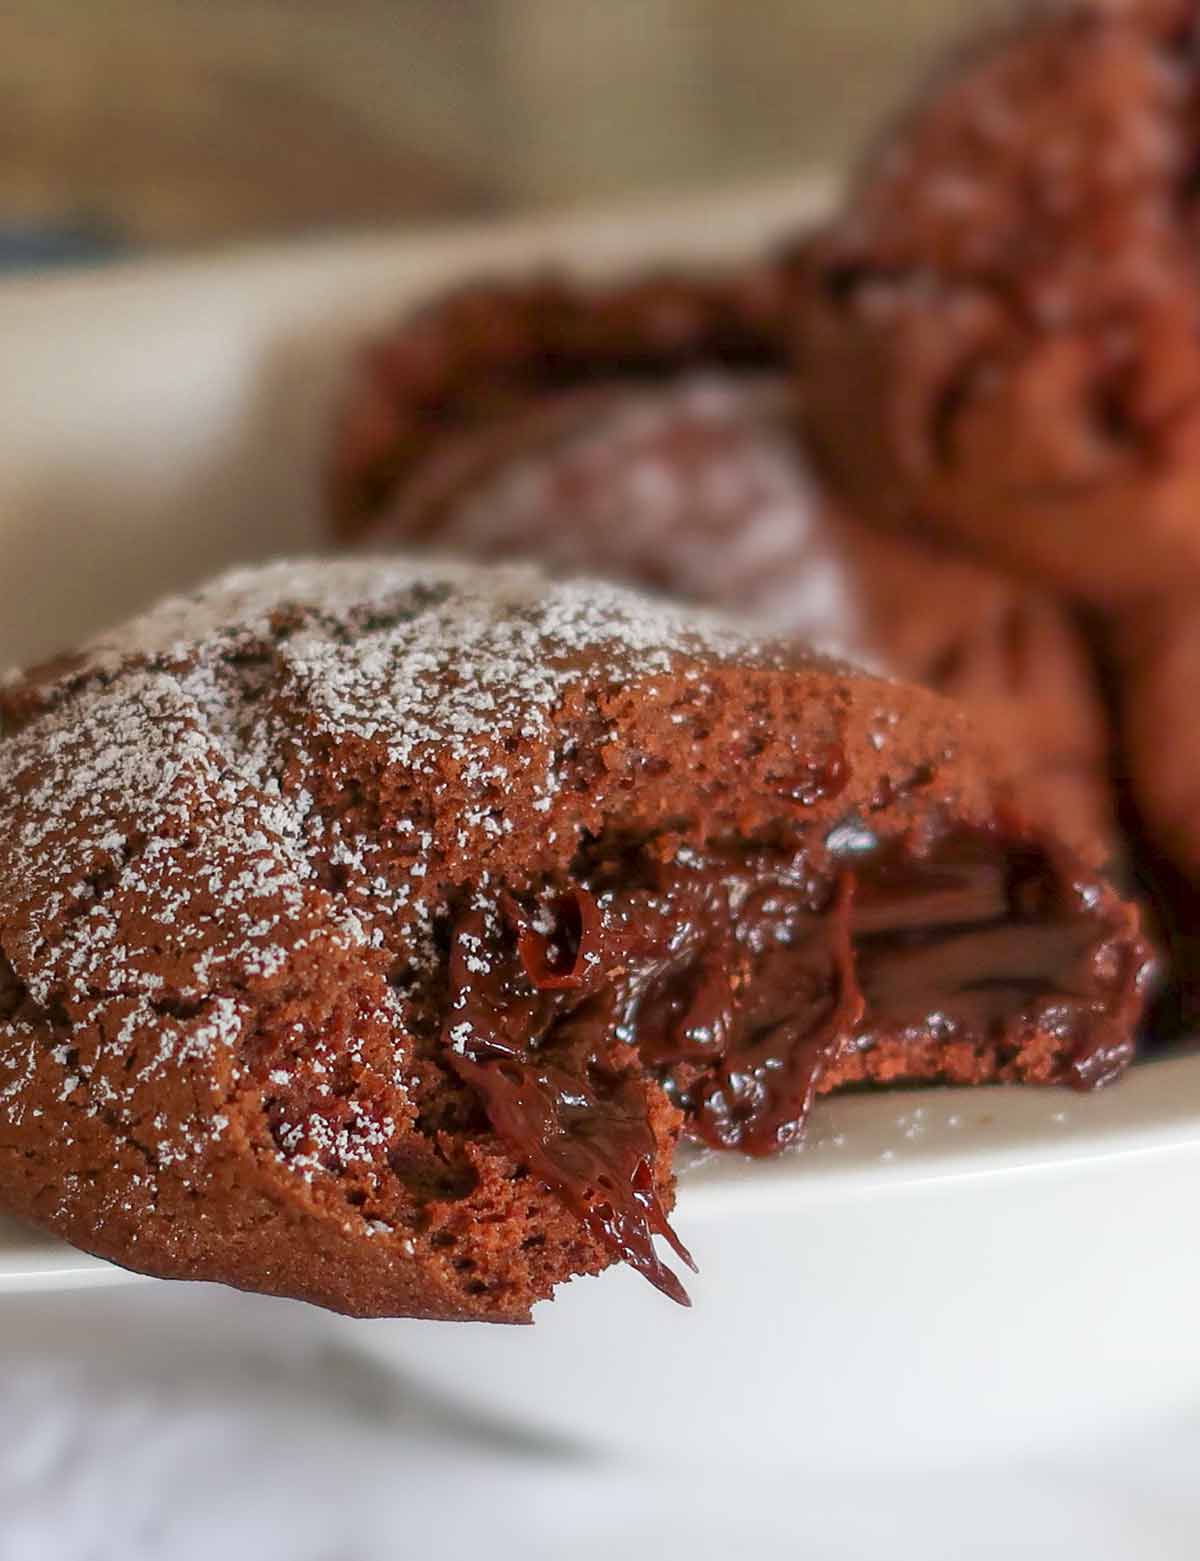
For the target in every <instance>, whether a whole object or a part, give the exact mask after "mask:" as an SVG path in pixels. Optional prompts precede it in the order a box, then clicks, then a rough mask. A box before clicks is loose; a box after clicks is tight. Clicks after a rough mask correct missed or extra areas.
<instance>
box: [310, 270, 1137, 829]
mask: <svg viewBox="0 0 1200 1561" xmlns="http://www.w3.org/2000/svg"><path fill="white" fill-rule="evenodd" d="M542 285H544V284H542ZM694 285H695V287H696V296H695V299H694V301H693V302H692V304H691V306H690V311H689V310H688V309H685V306H684V300H686V299H688V298H689V297H690V294H689V293H688V292H687V284H685V283H684V282H683V281H682V280H680V281H679V282H678V283H677V284H676V289H675V291H674V292H671V291H669V290H668V286H667V283H666V282H665V281H660V282H659V283H658V284H657V286H658V289H659V292H658V294H657V295H655V296H657V297H658V298H659V300H660V303H659V307H660V308H662V309H663V313H664V314H669V313H670V312H669V311H667V310H666V309H665V307H664V306H663V305H662V303H661V299H662V298H665V297H670V298H674V299H676V305H675V310H674V315H675V317H677V318H678V319H686V320H687V321H688V325H687V328H686V329H685V328H683V326H682V325H679V324H677V325H676V327H675V329H674V331H673V332H672V333H667V332H666V331H665V330H664V329H662V328H661V327H660V328H658V329H657V330H656V331H654V332H653V333H651V334H650V337H649V339H650V341H651V342H657V343H660V344H661V343H663V342H666V343H667V345H665V346H664V345H659V346H658V347H657V348H656V349H655V351H654V353H651V352H650V350H649V348H648V346H646V345H643V349H642V351H643V356H642V358H641V359H640V360H637V359H635V355H634V353H633V351H632V348H631V347H630V345H629V344H628V343H627V342H626V340H625V335H624V334H623V335H622V336H621V337H620V338H619V340H620V341H621V343H622V345H621V346H620V350H615V349H614V348H613V347H612V346H611V342H612V339H613V333H612V331H611V327H609V328H601V325H600V323H599V321H602V320H604V319H606V318H609V319H611V318H613V317H616V318H623V317H624V316H623V312H622V309H621V307H620V305H619V300H620V298H621V297H622V296H623V295H622V294H621V293H620V292H616V291H614V292H612V293H606V294H603V295H600V296H599V298H598V300H597V302H596V304H595V308H596V310H597V319H596V320H593V319H592V317H591V314H590V313H589V307H588V301H589V297H590V295H587V294H582V293H578V292H575V293H572V292H565V291H563V290H561V289H560V291H559V292H558V293H555V294H554V295H553V296H554V297H555V298H557V299H559V302H558V303H557V304H556V305H555V306H554V308H553V309H551V312H550V318H549V321H548V322H542V323H540V324H538V322H539V321H541V314H540V312H539V311H540V310H541V309H543V308H549V305H547V304H545V303H544V302H542V303H539V302H538V300H539V299H540V298H541V296H542V295H541V293H540V292H539V291H538V290H537V289H536V288H535V289H531V290H528V291H526V292H521V291H518V290H512V289H509V290H504V289H496V290H489V289H486V288H480V289H478V290H477V291H475V292H473V293H469V294H461V295H459V296H458V297H456V298H453V299H451V300H449V301H448V302H447V303H446V304H444V305H443V306H441V307H440V308H439V307H437V306H434V307H432V308H430V309H428V310H426V311H425V312H424V313H423V314H422V315H421V316H419V317H418V318H417V319H416V320H414V321H412V322H409V324H407V325H401V326H400V327H398V328H397V329H396V330H395V331H393V332H392V333H391V335H390V336H388V337H387V338H385V340H384V342H383V343H382V344H381V345H380V346H379V347H378V348H377V349H376V351H375V355H374V357H373V358H372V359H371V360H370V364H369V366H368V369H367V371H366V372H365V374H364V375H362V376H361V378H360V381H359V384H358V387H357V390H356V393H355V396H354V397H353V398H352V401H351V405H350V409H349V411H348V413H347V416H346V419H345V428H346V430H347V436H346V437H345V438H344V439H343V441H342V443H341V445H340V449H341V456H340V459H339V461H338V471H339V473H340V474H341V479H340V485H339V492H340V493H341V495H342V499H343V501H344V503H343V507H342V509H341V511H340V513H341V517H342V520H343V523H344V525H346V526H348V527H351V529H353V527H354V526H357V528H358V529H360V530H361V529H363V528H364V527H365V528H366V535H367V537H368V539H369V541H370V542H371V543H372V544H374V545H379V544H385V543H395V542H405V543H414V542H421V543H429V544H432V545H433V546H436V547H438V548H446V549H452V550H455V551H459V552H463V553H466V554H468V555H469V556H473V557H480V558H503V557H512V556H522V555H523V556H527V557H532V558H537V559H538V560H539V561H540V562H542V563H545V564H549V565H551V566H552V567H554V568H555V569H557V570H562V571H569V572H590V573H595V574H600V575H604V576H606V577H608V578H613V579H618V580H621V581H624V582H626V583H629V584H633V585H638V586H643V587H645V586H649V587H653V588H655V589H659V590H662V591H664V592H666V593H668V594H670V595H674V596H678V597H680V598H684V599H688V600H694V601H699V602H703V603H709V604H713V605H716V606H720V607H724V608H733V609H736V610H738V611H739V612H741V613H743V614H745V615H746V616H747V617H748V618H750V619H752V620H753V621H754V622H755V623H756V624H758V625H760V626H761V627H762V628H764V629H770V630H772V631H775V632H778V633H781V634H791V635H795V636H796V637H797V638H799V639H802V640H805V641H806V642H808V643H815V644H817V645H818V646H821V647H824V648H827V649H832V650H834V651H836V652H838V653H841V654H845V655H848V656H850V657H851V658H852V659H854V660H856V661H860V662H863V661H865V662H867V663H869V664H872V665H875V666H877V667H879V668H881V669H883V670H886V671H890V672H893V673H896V674H898V675H899V676H902V677H906V678H909V679H911V680H912V681H914V682H922V683H927V684H928V685H930V686H931V687H934V688H937V689H938V690H940V691H941V692H943V693H947V694H950V695H951V696H953V697H955V698H961V699H963V700H964V701H965V702H967V703H968V704H969V705H970V706H971V708H972V710H973V712H974V713H975V715H976V717H977V719H978V721H979V722H980V724H981V726H982V727H983V728H984V729H985V730H986V731H987V732H988V733H989V734H990V735H991V736H992V738H993V740H994V742H995V744H996V747H997V749H998V751H999V752H1000V753H1001V754H1002V755H1003V756H1004V760H1005V762H1006V764H1007V766H1008V769H1009V772H1010V773H1011V774H1012V775H1013V777H1014V779H1015V780H1016V782H1017V784H1018V785H1019V787H1020V789H1021V795H1022V801H1023V803H1024V805H1025V806H1026V807H1027V808H1029V809H1030V810H1031V811H1032V812H1034V813H1036V814H1037V815H1038V816H1039V817H1041V818H1044V819H1047V820H1049V821H1050V822H1052V823H1053V825H1054V826H1055V827H1056V828H1058V829H1060V830H1063V831H1065V832H1067V833H1068V834H1070V835H1073V836H1075V837H1077V838H1079V839H1090V840H1101V841H1103V842H1104V843H1105V848H1106V849H1107V850H1109V851H1110V853H1111V850H1112V846H1111V842H1112V841H1113V840H1114V839H1115V833H1116V831H1115V825H1114V821H1113V810H1112V801H1111V787H1110V784H1109V780H1108V773H1107V766H1108V738H1107V723H1106V720H1105V715H1104V712H1103V710H1102V708H1101V702H1100V699H1099V694H1098V691H1097V689H1096V686H1095V683H1094V679H1093V675H1092V669H1091V664H1090V659H1089V657H1088V654H1087V652H1086V649H1085V646H1084V644H1083V642H1082V639H1081V636H1080V634H1079V632H1078V630H1077V628H1076V626H1075V624H1074V623H1073V622H1072V621H1071V619H1070V618H1069V616H1068V614H1067V613H1066V612H1065V611H1064V610H1063V609H1062V608H1061V607H1059V606H1058V604H1056V603H1055V602H1053V601H1052V600H1051V599H1050V598H1049V597H1048V596H1046V595H1045V594H1043V593H1041V592H1038V591H1035V590H1032V589H1030V588H1028V587H1026V586H1024V585H1022V584H1020V583H1017V582H1014V581H1012V580H1010V579H1008V578H1007V577H1005V576H1003V575H1000V574H998V573H996V572H995V571H992V570H988V569H985V568H983V567H980V566H975V565H973V564H971V563H969V562H967V561H965V560H962V559H959V558H955V557H953V556H951V555H949V554H947V553H945V552H944V551H943V550H939V549H938V548H936V547H934V546H931V545H930V544H928V543H927V542H926V541H924V540H922V539H920V538H904V539H901V538H898V537H895V536H890V535H881V534H879V533H878V531H876V530H873V529H871V528H869V527H867V526H865V525H863V524H861V523H860V522H858V521H857V520H856V519H855V518H854V517H853V516H851V515H850V514H849V513H848V512H847V511H846V510H845V508H844V507H839V506H837V505H836V504H835V503H834V502H833V500H832V499H831V498H830V496H829V494H828V491H827V490H826V488H825V487H824V486H823V485H822V484H821V483H820V481H819V480H818V478H817V477H816V475H815V474H814V472H813V471H812V469H811V466H810V463H809V461H808V458H807V457H806V455H805V452H804V450H803V449H802V448H801V446H800V444H799V442H798V439H797V433H796V430H797V428H798V424H799V416H798V408H797V405H796V394H795V391H794V389H793V388H792V384H791V381H790V380H788V379H787V378H785V376H784V375H783V373H782V369H783V367H784V351H783V346H782V343H783V340H784V332H783V329H782V315H781V312H780V308H781V306H780V305H779V300H780V299H781V298H783V297H785V295H786V287H787V283H786V280H785V279H783V278H781V277H779V276H776V277H775V278H774V280H771V278H770V274H769V273H768V272H767V271H765V270H763V271H759V272H756V273H754V276H753V282H752V284H751V282H750V281H749V280H744V281H743V282H742V284H741V285H740V286H738V287H735V286H734V285H733V284H732V283H726V284H724V288H725V290H724V292H723V293H722V292H721V291H720V289H719V288H718V285H717V284H716V283H709V284H705V285H701V284H699V283H696V284H694ZM625 296H627V297H628V298H629V299H630V300H631V302H630V303H629V305H628V313H629V316H630V319H631V321H632V322H634V323H632V324H630V325H629V326H628V328H627V331H628V334H629V336H630V337H631V339H632V340H633V341H636V340H637V339H638V338H637V336H636V329H641V328H642V326H641V324H640V323H639V322H640V321H641V320H642V318H643V315H644V313H645V310H646V305H645V302H644V293H643V290H642V289H641V288H638V287H636V286H635V287H632V288H630V289H628V291H627V295H625ZM645 296H651V295H645ZM563 299H570V300H571V311H572V317H573V318H575V319H577V320H578V322H579V323H578V325H577V326H576V327H575V329H574V331H573V333H572V335H571V338H570V339H571V340H572V341H573V342H576V343H582V345H577V346H576V347H575V349H574V354H573V356H571V357H569V358H568V357H567V356H566V355H565V353H562V352H560V353H559V354H558V356H557V358H556V357H555V355H554V354H551V355H550V356H549V357H546V356H545V355H544V343H545V342H546V341H547V340H553V339H554V330H553V326H554V321H555V320H556V319H559V318H561V316H562V313H563V311H564V309H565V304H564V303H563V302H562V300H563ZM720 299H724V303H723V306H722V307H718V304H717V303H716V302H714V300H720ZM752 302H753V305H754V307H753V308H752V307H751V303H752ZM509 314H511V316H512V320H511V323H510V324H509V326H508V328H507V329H502V328H501V326H500V324H499V323H498V322H500V321H501V320H503V319H504V318H506V317H507V315H509ZM479 319H486V320H487V321H488V322H490V323H489V329H488V330H487V331H486V332H483V331H481V330H480V329H479V328H478V327H470V326H469V325H467V324H464V323H463V322H464V321H465V322H472V321H475V320H479ZM526 322H533V324H530V325H528V326H527V325H526ZM584 325H587V326H588V329H589V331H590V335H589V336H585V335H584V334H583V327H584ZM535 327H536V330H537V336H536V340H537V341H538V342H540V343H542V344H543V345H540V346H538V347H536V348H535V346H534V344H533V342H534V337H532V336H530V338H529V339H526V337H525V335H523V332H526V331H528V332H533V331H534V329H535ZM635 327H636V329H635ZM410 334H411V335H413V336H415V339H416V340H417V341H418V342H421V341H426V340H427V339H434V340H436V341H437V342H439V343H440V349H441V351H442V352H443V353H444V355H445V357H446V358H447V360H448V361H449V362H453V363H458V362H460V361H463V360H466V359H468V358H469V356H470V350H471V344H472V343H473V342H475V341H477V340H478V339H479V337H480V336H482V337H483V338H484V339H485V340H487V341H489V342H491V341H496V340H503V341H504V342H506V343H507V344H508V346H507V349H506V353H505V355H504V357H503V362H504V364H505V375H504V377H505V378H506V379H507V382H508V385H509V389H508V391H507V392H506V393H505V394H504V395H502V396H501V395H493V394H492V381H491V380H490V379H488V378H487V377H481V382H480V384H479V386H478V387H477V388H476V389H474V390H472V389H471V388H470V381H469V379H466V378H462V377H460V378H459V380H457V381H456V384H457V387H458V388H457V391H456V395H455V397H450V398H446V397H443V398H442V399H440V400H439V401H438V402H437V404H436V407H426V403H425V402H424V401H422V399H421V398H420V397H419V396H418V395H417V394H416V393H415V392H413V391H412V390H411V388H409V387H408V383H407V382H408V380H410V379H411V378H412V375H411V373H410V374H409V375H408V376H407V378H406V376H405V375H402V374H398V373H397V374H394V375H392V377H391V378H390V379H389V378H388V377H387V376H386V375H383V373H382V371H381V370H380V369H379V367H378V365H379V364H381V363H385V362H387V361H389V354H390V355H391V357H392V358H394V359H395V361H397V362H400V363H407V362H409V361H410V359H411V358H412V357H413V356H414V353H415V350H416V349H415V347H414V346H413V345H412V344H411V343H410V342H409V336H410ZM517 342H523V343H524V349H523V352H522V351H518V348H517V346H516V345H514V343H517ZM493 356H494V357H495V358H499V357H500V354H499V353H494V354H493ZM550 362H557V364H558V366H557V367H556V368H555V369H554V370H553V372H551V371H550V369H549V367H548V364H549V363H550ZM372 365H373V366H372ZM647 365H649V367H648V366H647ZM428 377H429V378H430V379H438V380H439V382H444V381H448V380H449V379H450V378H451V377H452V376H451V374H450V370H449V369H448V368H447V369H445V370H443V371H442V374H441V375H440V376H438V375H435V374H433V372H432V370H430V371H428ZM514 387H519V389H517V388H514ZM489 396H491V399H490V400H489V399H488V398H489ZM467 408H469V411H468V410H467ZM423 409H424V410H423ZM366 428H372V429H375V430H377V431H378V437H379V441H380V442H379V445H378V448H377V449H376V452H375V455H374V457H373V458H372V459H369V460H368V459H367V457H366V441H365V440H364V438H362V437H361V435H360V436H358V437H356V436H355V435H354V433H353V430H355V429H359V430H363V429H366ZM402 431H403V432H402ZM389 441H390V442H389ZM355 473H357V477H356V476H355ZM368 490H369V492H370V494H371V502H370V503H369V504H368V503H367V500H366V494H367V492H368ZM352 495H357V496H358V498H357V500H356V502H357V504H358V508H357V509H355V505H354V504H353V503H351V502H350V501H351V497H352Z"/></svg>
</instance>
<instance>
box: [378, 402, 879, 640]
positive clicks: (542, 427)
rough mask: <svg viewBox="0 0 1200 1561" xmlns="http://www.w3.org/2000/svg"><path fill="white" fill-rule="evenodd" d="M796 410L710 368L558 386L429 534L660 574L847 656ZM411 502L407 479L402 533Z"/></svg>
mask: <svg viewBox="0 0 1200 1561" xmlns="http://www.w3.org/2000/svg"><path fill="white" fill-rule="evenodd" d="M573 408H574V412H573ZM790 413H791V408H790V405H789V403H788V400H787V393H786V390H785V389H784V387H783V386H782V385H781V384H780V383H778V382H777V381H775V380H773V379H761V378H755V377H742V378H737V377H733V376H727V375H719V374H714V373H696V374H692V375H685V376H683V377H681V378H680V379H679V380H678V381H677V382H673V383H671V384H669V385H666V386H658V387H652V388H648V389H635V388H631V387H619V388H616V389H614V391H613V392H612V394H611V395H610V396H609V397H608V398H607V400H605V399H603V398H601V399H600V400H599V401H598V399H597V396H596V393H595V392H594V391H591V390H585V391H583V392H582V393H580V394H579V395H578V396H577V397H575V398H574V399H573V398H572V397H571V396H570V395H563V396H560V397H558V398H557V399H556V401H555V402H554V403H553V404H552V405H551V406H550V408H549V409H548V410H547V411H544V412H543V411H540V410H539V411H535V412H534V413H533V414H532V415H531V416H530V417H529V418H528V421H527V423H526V425H525V427H524V430H522V429H521V427H519V426H517V427H514V428H512V429H510V430H509V431H508V433H507V436H506V437H505V438H504V439H502V440H501V441H500V443H501V446H502V449H501V458H500V460H499V461H498V463H497V468H496V469H495V470H494V471H492V472H490V473H485V474H483V475H482V476H480V477H477V479H476V480H475V482H474V483H473V484H471V485H468V487H467V489H466V491H465V492H464V493H462V494H461V495H457V496H455V497H452V498H451V500H450V502H449V504H448V505H447V507H446V512H445V514H444V515H443V516H441V517H440V518H439V522H438V528H437V536H438V539H439V542H440V543H441V544H442V545H444V546H449V547H461V548H463V549H464V550H465V551H467V552H468V553H472V554H475V555H477V556H478V555H480V554H482V555H484V556H502V555H505V554H507V555H512V554H514V553H521V552H528V553H529V554H530V555H531V556H536V557H537V558H538V559H539V560H540V561H543V562H545V563H547V564H549V565H551V566H552V567H554V568H556V569H559V570H566V571H572V572H575V571H588V570H595V571H597V572H603V573H604V574H606V575H610V576H615V577H617V578H618V579H622V580H626V581H629V582H631V583H634V584H640V585H646V584H656V585H659V586H664V587H666V588H668V589H669V590H670V591H671V593H672V594H673V595H676V596H680V597H683V598H685V599H688V600H692V601H698V602H708V603H713V604H717V605H720V606H722V607H725V608H733V609H736V610H738V611H740V612H743V613H744V614H745V615H746V616H747V618H751V619H753V621H754V622H755V623H756V624H758V625H760V626H761V627H762V629H763V630H764V631H765V632H769V633H786V634H790V635H794V636H796V637H798V638H800V639H803V640H805V641H806V642H808V643H810V644H813V645H816V646H817V647H818V648H820V649H824V650H830V651H833V652H835V653H838V654H843V653H845V652H846V651H847V650H851V649H853V648H854V646H855V643H856V641H857V639H858V638H859V637H860V636H859V634H858V632H857V630H856V624H855V611H854V592H853V588H852V582H851V581H849V580H848V579H847V577H846V566H845V561H844V559H843V558H842V557H841V556H840V553H839V550H838V548H837V546H836V544H833V543H831V541H830V539H829V537H828V535H827V533H826V530H825V528H824V527H823V526H822V524H821V520H820V517H821V515H822V511H823V509H824V506H825V504H826V502H827V501H826V499H825V498H824V496H823V494H822V493H821V491H820V488H819V485H818V484H817V482H816V480H815V478H814V476H813V474H812V473H811V471H810V470H809V469H808V466H807V464H806V462H805V459H804V456H803V453H802V451H801V449H800V447H799V444H798V442H797V440H796V439H795V437H794V435H793V434H792V433H791V430H790V429H789V428H788V427H787V419H788V417H789V415H790ZM551 428H553V431H554V435H555V437H552V438H551V437H549V435H550V430H551ZM522 443H524V445H525V446H526V448H525V450H524V453H520V451H521V446H522ZM514 447H515V448H516V449H517V451H518V453H517V454H515V455H514V454H513V448H514ZM413 503H414V501H413V500H411V499H410V498H408V497H407V496H406V495H405V493H404V492H403V491H402V492H401V495H400V498H399V507H398V509H397V514H396V520H397V523H398V524H399V525H400V527H401V530H403V529H404V526H405V513H406V505H407V504H413ZM414 508H415V509H416V510H417V511H419V509H420V502H419V501H417V502H416V503H415V505H414ZM415 518H416V520H417V523H418V525H420V523H421V521H422V519H423V517H422V516H421V515H420V513H417V514H416V517H415ZM387 524H388V523H387V521H386V520H385V522H384V525H383V528H382V529H383V530H384V531H386V529H387Z"/></svg>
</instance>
